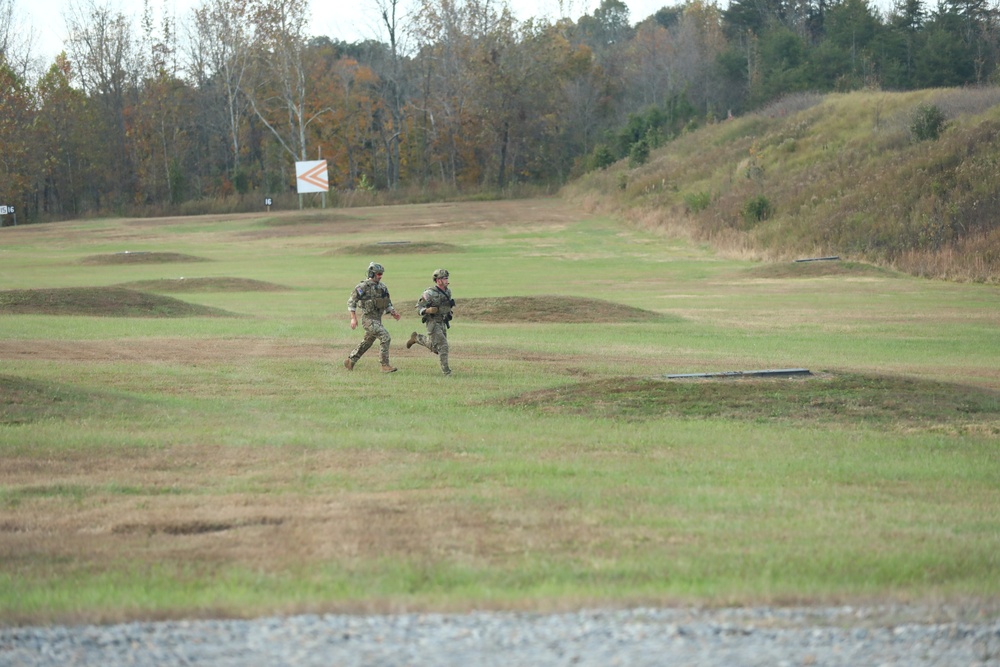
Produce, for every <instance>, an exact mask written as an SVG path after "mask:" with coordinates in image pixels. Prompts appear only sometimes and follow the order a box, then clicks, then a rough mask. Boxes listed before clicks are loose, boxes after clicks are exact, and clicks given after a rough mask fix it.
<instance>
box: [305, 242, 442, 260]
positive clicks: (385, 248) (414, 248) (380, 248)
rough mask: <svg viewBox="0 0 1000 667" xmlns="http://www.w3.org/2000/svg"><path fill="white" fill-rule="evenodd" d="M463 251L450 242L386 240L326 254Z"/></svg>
mask: <svg viewBox="0 0 1000 667" xmlns="http://www.w3.org/2000/svg"><path fill="white" fill-rule="evenodd" d="M444 252H462V248H460V247H459V246H456V245H452V244H450V243H410V242H409V241H385V242H383V243H365V244H362V245H353V246H346V247H344V248H337V249H336V250H329V251H327V252H325V253H323V254H324V255H365V256H372V257H377V256H380V255H405V254H410V253H420V254H422V255H423V254H427V253H444Z"/></svg>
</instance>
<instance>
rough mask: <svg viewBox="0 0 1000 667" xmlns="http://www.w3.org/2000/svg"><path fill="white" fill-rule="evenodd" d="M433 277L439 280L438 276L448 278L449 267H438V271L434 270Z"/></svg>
mask: <svg viewBox="0 0 1000 667" xmlns="http://www.w3.org/2000/svg"><path fill="white" fill-rule="evenodd" d="M431 277H432V278H433V279H434V280H437V279H438V278H447V277H448V269H438V270H437V271H435V272H434V275H433V276H431Z"/></svg>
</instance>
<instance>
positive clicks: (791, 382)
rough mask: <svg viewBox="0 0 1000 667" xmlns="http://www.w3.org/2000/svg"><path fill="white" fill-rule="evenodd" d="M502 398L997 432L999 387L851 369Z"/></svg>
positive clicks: (592, 408) (544, 404)
mask: <svg viewBox="0 0 1000 667" xmlns="http://www.w3.org/2000/svg"><path fill="white" fill-rule="evenodd" d="M505 403H506V404H507V405H511V406H522V407H535V408H538V409H539V410H541V411H543V412H548V413H557V414H587V415H591V416H598V417H607V418H614V419H626V420H641V419H646V418H656V417H665V416H669V417H681V418H691V419H739V420H745V421H755V422H777V421H780V422H792V423H808V424H811V425H818V424H822V423H827V424H832V425H836V426H838V427H842V426H843V425H844V424H865V425H869V426H878V427H901V428H919V427H922V428H929V429H936V430H940V429H942V428H943V429H945V430H949V431H967V430H970V429H973V430H979V431H981V432H984V433H997V434H1000V393H998V392H992V391H989V390H984V389H979V388H975V387H967V386H962V385H956V384H948V383H944V382H933V381H928V380H916V379H909V378H902V377H888V376H870V375H860V374H854V373H820V374H815V375H810V376H803V377H787V378H781V379H729V378H718V379H684V380H668V379H665V378H664V377H656V378H636V377H623V378H611V379H603V380H596V381H589V382H581V383H578V384H573V385H570V386H567V387H559V388H556V389H543V390H540V391H533V392H528V393H525V394H521V395H520V396H515V397H513V398H510V399H507V400H506V401H505Z"/></svg>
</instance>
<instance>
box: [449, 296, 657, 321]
mask: <svg viewBox="0 0 1000 667" xmlns="http://www.w3.org/2000/svg"><path fill="white" fill-rule="evenodd" d="M455 312H456V318H458V317H461V319H463V320H472V321H479V322H533V323H541V322H547V323H555V322H561V323H584V322H648V321H653V320H662V319H663V318H664V317H667V316H664V315H661V314H660V313H654V312H652V311H649V310H643V309H641V308H633V307H632V306H623V305H621V304H617V303H612V302H610V301H602V300H601V299H588V298H584V297H571V296H558V295H554V296H544V297H542V296H505V297H485V298H478V299H462V300H460V301H459V302H458V305H457V306H456V307H455Z"/></svg>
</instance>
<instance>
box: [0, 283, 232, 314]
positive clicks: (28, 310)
mask: <svg viewBox="0 0 1000 667" xmlns="http://www.w3.org/2000/svg"><path fill="white" fill-rule="evenodd" d="M0 313H5V314H9V315H82V316H87V317H236V316H237V315H236V314H235V313H230V312H227V311H225V310H222V309H221V308H210V307H208V306H200V305H197V304H191V303H186V302H184V301H179V300H178V299H174V298H171V297H169V296H159V295H156V294H147V293H145V292H139V291H136V290H130V289H124V288H121V287H64V288H53V289H33V290H7V291H4V292H0Z"/></svg>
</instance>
